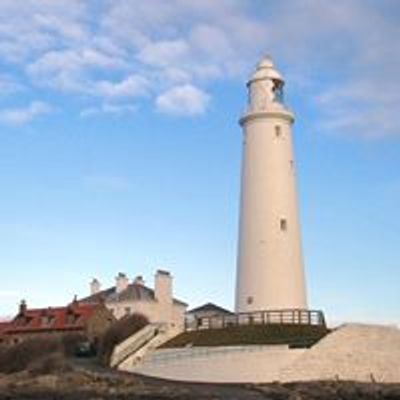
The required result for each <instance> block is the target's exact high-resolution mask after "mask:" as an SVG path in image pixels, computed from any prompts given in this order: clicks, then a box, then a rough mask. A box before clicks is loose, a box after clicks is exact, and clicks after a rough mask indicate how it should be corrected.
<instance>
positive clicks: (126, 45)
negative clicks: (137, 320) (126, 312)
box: [0, 0, 400, 323]
mask: <svg viewBox="0 0 400 400" xmlns="http://www.w3.org/2000/svg"><path fill="white" fill-rule="evenodd" d="M22 4H23V6H22ZM399 22H400V4H399V2H398V1H396V0H383V1H378V0H376V1H368V0H366V1H361V0H360V1H356V0H346V1H337V2H331V1H328V0H326V1H322V0H321V1H312V0H291V1H288V0H287V1H280V2H276V1H261V0H256V1H245V0H241V1H239V0H220V1H218V2H216V1H213V0H201V1H200V0H199V1H197V0H192V1H190V2H188V1H183V0H169V1H164V0H146V1H145V0H143V1H142V0H135V1H128V0H113V1H107V0H96V1H94V0H93V1H83V0H68V1H67V0H57V1H51V0H24V1H22V0H17V1H16V0H2V1H1V3H0V60H1V62H0V142H1V146H0V182H1V186H2V190H1V196H0V243H1V245H0V274H1V275H0V276H1V280H0V315H4V316H6V315H10V314H13V313H14V311H15V310H16V307H17V303H18V302H19V300H20V299H21V298H26V299H27V301H28V304H30V305H35V306H46V305H57V304H63V303H65V302H67V301H69V300H70V299H72V297H73V295H74V294H78V295H84V294H86V293H87V291H88V281H89V280H90V279H91V278H92V277H94V276H96V277H98V278H99V280H100V281H101V282H102V283H103V284H104V285H105V286H106V285H109V284H111V283H112V282H113V279H114V276H115V275H116V274H117V273H118V272H119V271H123V272H126V273H127V274H128V275H129V276H130V277H132V278H133V277H134V276H135V275H138V274H142V275H144V277H145V279H146V281H147V283H149V284H152V280H153V273H154V271H155V270H156V268H158V267H163V268H166V269H169V270H170V271H171V272H172V273H173V275H174V277H175V293H176V295H177V296H178V297H180V298H182V299H184V300H186V301H188V302H189V303H190V304H191V305H192V306H195V305H198V304H200V303H202V302H205V301H215V302H218V303H220V304H222V305H225V306H228V307H230V306H232V304H233V290H234V279H235V259H236V240H237V222H238V199H239V177H240V162H241V131H240V127H239V125H238V123H237V121H238V118H239V116H240V115H241V112H242V111H243V109H244V106H245V102H246V88H245V82H246V79H247V76H248V75H249V73H250V72H251V71H252V69H253V67H254V64H255V63H256V62H257V60H258V58H259V57H260V56H261V55H262V54H264V53H266V52H267V53H270V54H272V56H273V58H274V60H275V62H276V64H277V65H278V67H279V68H280V70H281V71H282V73H283V74H284V76H285V77H286V82H287V83H286V99H287V103H288V104H289V105H290V107H291V108H292V109H293V110H294V112H295V114H296V124H295V127H294V138H295V151H296V161H297V168H298V178H299V198H300V199H299V200H300V210H301V221H302V232H303V247H304V256H305V265H306V273H307V281H308V293H309V302H310V305H311V306H312V307H313V308H322V309H324V310H325V312H326V313H327V315H328V318H329V319H330V320H331V321H348V320H356V321H379V322H394V323H398V322H399V321H400V311H399V310H400V295H399V293H400V269H399V267H400V261H399V260H400V246H399V243H400V213H399V204H400V151H399V150H400V119H399V104H400V95H399V93H400V80H399V79H398V71H399V70H400V47H399V46H398V40H399V39H400V24H399Z"/></svg>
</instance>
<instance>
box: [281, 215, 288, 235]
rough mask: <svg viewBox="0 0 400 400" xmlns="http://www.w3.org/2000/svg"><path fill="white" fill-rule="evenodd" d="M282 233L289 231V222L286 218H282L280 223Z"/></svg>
mask: <svg viewBox="0 0 400 400" xmlns="http://www.w3.org/2000/svg"><path fill="white" fill-rule="evenodd" d="M280 226H281V231H283V232H284V231H287V220H286V218H281V221H280Z"/></svg>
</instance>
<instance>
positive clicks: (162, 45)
mask: <svg viewBox="0 0 400 400" xmlns="http://www.w3.org/2000/svg"><path fill="white" fill-rule="evenodd" d="M188 55H189V46H188V44H187V43H186V41H185V40H183V39H178V40H167V41H164V40H161V41H158V42H153V43H148V44H147V45H146V46H145V47H144V48H143V50H141V51H140V52H139V54H138V58H139V60H140V61H142V62H143V63H145V64H149V65H153V66H155V67H168V66H171V65H179V63H180V62H182V59H184V58H186V57H188Z"/></svg>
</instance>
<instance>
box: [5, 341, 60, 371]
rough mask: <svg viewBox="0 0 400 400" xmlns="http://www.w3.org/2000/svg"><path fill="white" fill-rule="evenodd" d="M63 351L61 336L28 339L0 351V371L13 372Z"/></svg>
mask: <svg viewBox="0 0 400 400" xmlns="http://www.w3.org/2000/svg"><path fill="white" fill-rule="evenodd" d="M55 353H61V354H62V353H63V350H62V344H61V340H60V338H56V337H50V336H46V337H40V338H39V337H38V338H30V339H26V340H24V341H23V342H21V343H18V344H16V345H14V346H12V347H9V348H7V349H6V350H3V351H1V353H0V372H4V373H13V372H19V371H23V370H25V369H27V368H28V367H29V365H30V364H31V363H33V362H35V361H37V360H39V359H41V358H44V357H47V356H49V355H50V354H55Z"/></svg>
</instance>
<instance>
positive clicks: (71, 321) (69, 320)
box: [67, 313, 77, 325]
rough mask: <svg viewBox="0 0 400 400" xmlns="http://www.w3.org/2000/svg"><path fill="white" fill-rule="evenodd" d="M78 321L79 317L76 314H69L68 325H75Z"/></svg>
mask: <svg viewBox="0 0 400 400" xmlns="http://www.w3.org/2000/svg"><path fill="white" fill-rule="evenodd" d="M76 320H77V316H76V315H75V314H72V313H69V314H67V324H70V325H73V324H75V321H76Z"/></svg>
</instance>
